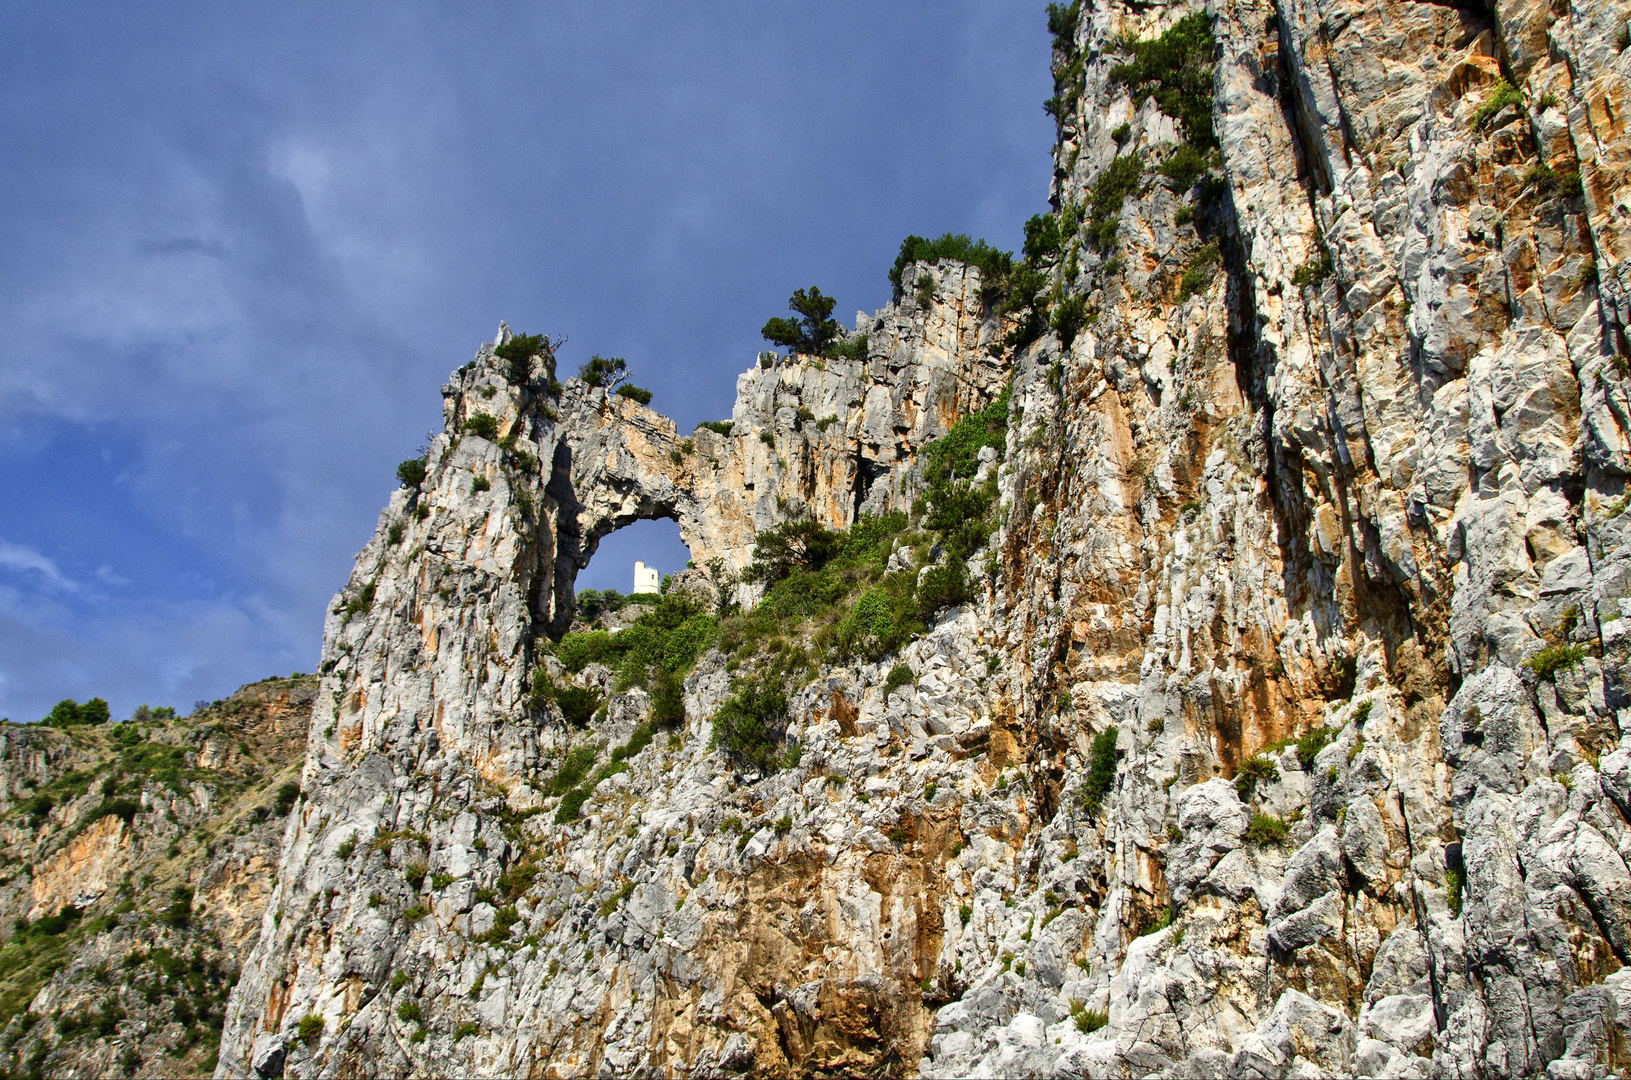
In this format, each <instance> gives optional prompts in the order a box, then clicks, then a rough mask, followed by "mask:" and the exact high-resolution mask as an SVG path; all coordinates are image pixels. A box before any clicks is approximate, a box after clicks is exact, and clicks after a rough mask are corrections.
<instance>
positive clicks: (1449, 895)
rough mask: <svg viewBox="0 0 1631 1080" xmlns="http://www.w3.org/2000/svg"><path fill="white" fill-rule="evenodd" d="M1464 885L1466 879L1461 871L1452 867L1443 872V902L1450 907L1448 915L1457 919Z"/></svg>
mask: <svg viewBox="0 0 1631 1080" xmlns="http://www.w3.org/2000/svg"><path fill="white" fill-rule="evenodd" d="M1465 884H1466V879H1465V876H1464V875H1463V874H1462V873H1461V871H1459V870H1457V869H1455V868H1453V867H1452V868H1451V869H1449V870H1446V871H1444V902H1445V903H1447V904H1449V905H1450V914H1451V915H1453V916H1455V917H1456V918H1458V919H1459V918H1460V917H1461V890H1462V888H1463V887H1464V886H1465Z"/></svg>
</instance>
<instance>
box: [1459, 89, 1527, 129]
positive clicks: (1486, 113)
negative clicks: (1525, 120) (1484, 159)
mask: <svg viewBox="0 0 1631 1080" xmlns="http://www.w3.org/2000/svg"><path fill="white" fill-rule="evenodd" d="M1508 105H1516V106H1518V107H1519V108H1520V109H1521V108H1522V107H1523V91H1522V90H1519V89H1518V88H1517V87H1515V86H1513V85H1512V84H1511V83H1509V82H1507V81H1506V80H1505V79H1496V80H1495V85H1494V86H1492V87H1490V90H1489V94H1488V96H1486V97H1485V98H1484V103H1483V104H1482V105H1480V106H1478V111H1477V112H1475V113H1473V114H1472V126H1473V129H1474V130H1477V129H1478V128H1484V127H1488V126H1489V123H1490V121H1491V120H1494V119H1495V116H1496V114H1497V113H1499V112H1500V111H1501V110H1502V109H1504V108H1506V107H1507V106H1508Z"/></svg>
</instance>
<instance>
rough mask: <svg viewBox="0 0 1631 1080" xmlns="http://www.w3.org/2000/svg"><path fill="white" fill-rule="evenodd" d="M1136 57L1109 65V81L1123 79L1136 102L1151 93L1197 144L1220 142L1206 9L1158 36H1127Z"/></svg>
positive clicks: (1125, 44) (1205, 145)
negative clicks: (1214, 126) (1138, 38)
mask: <svg viewBox="0 0 1631 1080" xmlns="http://www.w3.org/2000/svg"><path fill="white" fill-rule="evenodd" d="M1122 46H1123V48H1124V49H1126V51H1128V52H1130V53H1132V54H1133V56H1132V59H1131V60H1129V61H1127V62H1126V63H1123V64H1117V65H1115V66H1114V67H1112V68H1111V69H1110V81H1111V82H1112V83H1121V84H1123V85H1125V86H1126V87H1127V90H1128V92H1129V93H1131V94H1132V96H1133V103H1134V104H1135V105H1143V104H1144V102H1145V101H1147V100H1149V99H1150V98H1154V99H1155V104H1156V105H1157V106H1158V107H1159V108H1160V110H1161V111H1162V112H1164V113H1166V114H1167V115H1168V116H1170V117H1172V118H1173V119H1174V120H1177V121H1178V123H1179V124H1180V125H1181V126H1182V127H1183V129H1184V135H1185V137H1186V138H1187V139H1188V140H1189V142H1191V143H1193V144H1194V145H1195V146H1198V147H1200V148H1201V149H1203V150H1210V149H1212V148H1213V147H1215V146H1217V136H1216V135H1215V134H1214V132H1213V130H1212V54H1213V51H1214V42H1213V39H1212V20H1211V19H1210V18H1208V17H1207V15H1206V14H1205V13H1204V12H1196V13H1195V14H1193V15H1186V16H1185V17H1184V18H1182V19H1180V20H1178V21H1177V22H1176V23H1174V24H1173V26H1172V28H1171V29H1169V30H1168V31H1167V32H1166V33H1164V34H1162V35H1161V36H1160V37H1158V38H1152V39H1150V40H1147V41H1124V42H1123V43H1122Z"/></svg>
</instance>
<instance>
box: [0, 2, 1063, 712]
mask: <svg viewBox="0 0 1631 1080" xmlns="http://www.w3.org/2000/svg"><path fill="white" fill-rule="evenodd" d="M1045 23H1046V15H1045V13H1044V11H1043V5H1042V4H1040V3H1037V4H1030V3H1001V2H995V0H991V2H978V0H939V2H935V3H927V2H924V3H905V2H898V3H891V4H877V3H826V4H801V5H794V4H787V3H773V2H768V0H754V2H741V3H723V2H721V3H709V4H657V3H604V4H547V3H546V4H533V5H512V4H503V3H485V4H480V5H450V4H407V3H394V4H378V5H373V4H365V3H349V4H332V3H327V4H309V5H301V4H286V5H285V4H280V5H247V4H211V5H205V4H197V5H176V4H164V3H157V4H142V5H105V6H92V5H82V4H71V3H70V4H57V5H44V4H36V5H24V4H11V5H7V6H6V7H5V8H4V9H3V10H0V55H4V56H5V57H6V58H7V59H6V63H5V64H4V65H0V205H3V206H4V207H5V212H4V214H0V492H3V493H4V498H3V499H0V716H9V717H11V718H13V719H17V720H32V719H36V718H38V717H40V716H42V715H44V713H45V712H46V711H47V710H48V709H49V707H50V705H51V704H52V703H53V702H55V701H56V700H58V699H59V698H62V697H70V696H71V697H75V698H78V699H81V700H83V699H84V698H87V697H89V696H92V695H100V696H103V697H105V698H107V699H108V700H109V701H110V703H111V704H112V706H113V710H114V714H115V715H116V716H122V715H127V714H128V713H129V711H130V710H131V709H132V708H134V707H135V705H136V704H138V703H139V702H142V701H146V702H150V703H152V704H155V705H156V704H171V705H177V706H181V707H186V706H190V705H191V703H192V702H193V701H194V700H197V699H209V698H216V697H220V696H223V695H225V694H227V693H229V692H231V691H232V690H233V689H234V688H236V687H237V686H238V685H239V684H241V683H243V682H247V681H250V680H253V679H257V678H261V677H264V676H266V675H269V674H277V673H287V672H289V671H292V670H302V671H309V670H311V669H312V668H313V667H314V666H315V663H316V658H317V653H318V648H319V645H320V636H321V623H322V612H323V608H324V606H325V605H326V604H327V603H328V601H329V599H330V598H331V597H332V595H333V594H334V591H335V590H336V589H337V588H338V587H339V586H340V585H341V584H342V583H343V582H344V580H345V578H346V575H347V573H348V571H349V568H350V564H351V560H352V558H353V556H354V555H355V553H356V551H357V549H358V548H359V547H361V545H362V544H363V542H364V541H365V540H366V539H367V537H368V535H369V534H370V533H371V531H372V530H373V527H374V524H375V521H376V518H377V516H378V513H379V510H380V508H381V506H382V505H383V504H384V501H385V499H386V497H387V495H388V493H389V491H390V490H391V488H392V487H393V486H394V479H393V472H394V470H395V466H396V463H397V462H398V461H400V460H401V459H403V458H405V457H409V456H412V455H413V454H414V452H415V451H416V449H417V448H418V447H419V446H421V445H423V443H424V441H425V438H426V433H427V432H429V431H431V430H433V429H434V428H436V427H438V426H439V424H440V415H441V414H440V408H441V399H440V396H439V394H438V388H439V387H440V385H441V383H442V382H443V381H444V380H445V378H446V377H447V374H448V372H450V371H451V370H452V369H454V368H456V367H458V366H459V365H460V364H462V363H464V362H465V361H467V360H468V359H469V358H470V357H471V355H473V353H474V351H475V349H476V347H477V346H478V344H479V343H480V342H481V341H483V340H486V339H490V338H491V336H492V334H493V332H494V330H495V329H496V327H497V325H498V322H499V320H500V319H504V320H507V321H508V322H509V324H510V325H511V326H512V327H514V328H516V329H517V330H521V331H527V332H547V333H549V334H551V335H561V334H565V335H567V337H568V339H569V340H568V344H567V346H566V348H565V349H564V350H563V353H562V366H563V369H564V370H567V371H570V370H575V369H576V366H577V364H579V363H581V362H582V361H583V360H584V359H585V358H586V357H587V356H588V355H589V353H591V352H599V353H603V354H606V355H617V356H623V357H626V358H627V359H628V361H629V364H630V367H631V369H632V371H633V372H634V375H635V380H636V381H637V382H638V383H639V384H640V385H642V386H645V387H648V388H649V389H651V390H652V391H653V393H654V394H655V399H654V401H653V405H654V406H655V407H657V408H660V409H662V410H663V411H664V412H666V413H667V414H668V415H670V416H673V417H674V418H675V419H676V420H677V421H678V422H679V424H680V426H681V428H682V429H688V428H689V427H691V426H692V425H694V424H695V423H696V422H697V421H699V420H704V419H713V418H718V417H723V416H727V415H728V414H729V410H730V407H731V402H732V398H733V395H734V385H735V376H736V374H737V373H738V372H740V371H742V370H745V369H746V368H747V367H748V366H749V364H750V363H751V361H752V357H753V355H754V353H755V351H756V350H758V349H759V348H761V347H763V344H764V343H763V341H762V340H761V339H760V338H759V336H758V329H759V327H760V326H761V325H762V324H763V323H764V321H765V319H767V318H768V317H770V316H771V315H778V314H784V313H785V307H786V301H787V297H788V295H789V294H790V293H791V292H792V291H793V289H795V288H797V287H800V286H806V285H811V284H816V285H819V286H820V287H821V289H822V290H823V291H824V292H827V293H829V294H831V295H835V296H836V297H837V298H838V313H839V314H840V315H841V316H842V317H843V318H844V320H845V322H846V323H847V322H849V320H850V319H851V318H852V317H853V313H854V312H855V311H856V310H857V309H866V310H868V311H871V310H873V309H875V308H877V307H879V306H880V305H882V304H883V303H884V302H885V301H886V300H887V299H888V294H889V284H888V281H887V278H886V273H887V271H888V269H889V266H890V265H891V263H892V262H893V260H894V256H895V253H896V250H897V249H898V247H899V244H900V240H901V238H902V237H903V236H905V235H906V234H907V233H908V232H916V233H920V234H927V235H938V234H939V233H941V232H945V231H948V230H949V231H953V232H967V233H970V234H973V235H976V236H983V237H985V238H987V239H989V240H990V241H992V242H993V243H996V244H998V245H1000V246H1002V247H1007V248H1017V247H1018V246H1019V240H1020V237H1021V234H1022V229H1021V226H1022V223H1023V221H1024V220H1025V218H1027V217H1029V216H1030V215H1031V214H1033V213H1037V212H1039V211H1042V210H1045V209H1046V195H1047V185H1048V174H1049V167H1050V163H1049V159H1048V149H1049V146H1050V144H1051V142H1052V122H1051V121H1050V120H1049V119H1048V118H1047V117H1046V116H1045V115H1044V114H1043V112H1042V108H1041V103H1042V100H1043V99H1044V98H1045V97H1046V96H1047V95H1048V93H1049V90H1050V83H1049V77H1048V72H1047V63H1048V35H1047V31H1046V25H1045ZM636 558H645V559H646V561H648V562H655V563H657V564H658V565H659V566H660V567H661V568H662V569H664V570H671V569H676V568H677V566H678V565H679V564H681V563H683V560H684V558H685V552H684V549H683V548H682V547H680V546H679V545H678V542H677V537H676V534H675V533H674V531H673V527H672V526H671V525H666V527H665V526H657V525H650V526H643V527H634V528H631V529H628V530H625V531H624V532H622V533H618V534H616V535H615V536H614V537H612V538H611V539H609V540H608V541H607V543H606V544H604V545H602V549H601V552H600V554H599V555H598V556H597V558H596V560H595V562H594V563H593V564H592V565H591V566H590V568H589V570H587V571H585V573H584V574H583V575H581V576H580V578H579V586H580V587H604V586H608V585H610V586H615V587H618V588H621V589H624V590H627V589H628V587H629V583H628V581H627V580H625V579H626V578H627V577H628V576H629V572H630V570H629V568H630V566H631V565H632V563H633V560H634V559H636Z"/></svg>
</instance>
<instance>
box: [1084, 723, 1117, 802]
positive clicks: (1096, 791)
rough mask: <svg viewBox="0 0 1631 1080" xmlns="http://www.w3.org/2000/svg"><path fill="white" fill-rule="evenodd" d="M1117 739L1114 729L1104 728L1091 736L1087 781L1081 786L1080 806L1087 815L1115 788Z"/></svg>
mask: <svg viewBox="0 0 1631 1080" xmlns="http://www.w3.org/2000/svg"><path fill="white" fill-rule="evenodd" d="M1117 737H1118V736H1117V731H1116V729H1115V728H1106V729H1105V730H1104V731H1101V732H1099V733H1098V734H1097V735H1095V736H1093V744H1092V746H1091V747H1089V750H1088V764H1087V780H1086V781H1085V782H1084V783H1083V784H1082V806H1083V807H1084V808H1085V809H1086V810H1087V811H1088V812H1089V813H1091V812H1093V811H1094V810H1097V809H1098V808H1099V804H1100V803H1102V802H1103V801H1104V797H1105V796H1106V795H1108V794H1109V793H1110V789H1111V788H1112V787H1114V786H1115V783H1116V741H1117Z"/></svg>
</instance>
